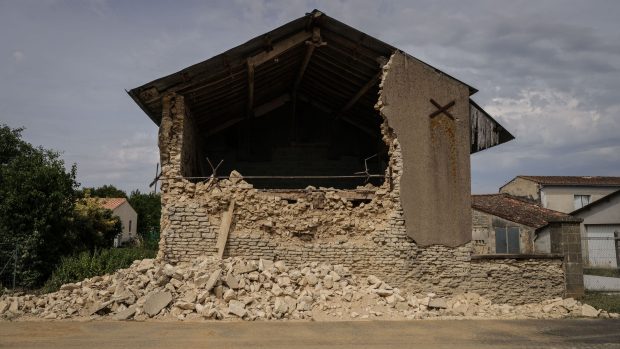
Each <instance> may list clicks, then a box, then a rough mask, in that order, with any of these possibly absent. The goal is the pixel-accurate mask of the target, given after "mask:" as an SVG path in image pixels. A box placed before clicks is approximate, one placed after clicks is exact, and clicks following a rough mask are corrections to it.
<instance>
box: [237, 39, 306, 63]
mask: <svg viewBox="0 0 620 349" xmlns="http://www.w3.org/2000/svg"><path fill="white" fill-rule="evenodd" d="M311 38H312V33H310V32H306V31H302V32H299V33H297V34H294V35H292V36H291V37H288V38H286V39H284V40H280V41H278V42H276V43H275V44H273V49H272V50H271V51H263V52H261V53H259V54H257V55H254V56H252V57H249V58H248V62H247V63H248V65H252V66H254V67H256V66H259V65H261V64H263V63H265V62H268V61H270V60H272V59H274V58H276V57H278V56H279V55H281V54H283V53H284V52H286V51H288V50H290V49H291V48H293V47H295V46H297V45H301V44H303V43H305V42H306V40H308V39H311Z"/></svg>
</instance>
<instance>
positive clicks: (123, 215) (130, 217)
mask: <svg viewBox="0 0 620 349" xmlns="http://www.w3.org/2000/svg"><path fill="white" fill-rule="evenodd" d="M112 212H113V213H114V215H115V216H118V217H119V218H120V220H121V223H122V225H123V232H122V234H121V242H127V241H129V240H131V239H133V238H135V237H136V236H137V233H136V228H137V227H138V214H137V213H136V211H135V210H134V209H133V208H132V207H131V205H130V204H129V203H128V202H126V201H125V202H123V203H122V204H121V205H120V206H118V207H117V208H115V209H114V210H112ZM130 227H131V229H130ZM130 230H131V231H130Z"/></svg>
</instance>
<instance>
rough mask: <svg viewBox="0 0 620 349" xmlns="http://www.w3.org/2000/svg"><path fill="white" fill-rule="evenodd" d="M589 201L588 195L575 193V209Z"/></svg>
mask: <svg viewBox="0 0 620 349" xmlns="http://www.w3.org/2000/svg"><path fill="white" fill-rule="evenodd" d="M589 203H590V195H575V210H578V209H580V208H582V207H584V206H585V205H587V204H589Z"/></svg>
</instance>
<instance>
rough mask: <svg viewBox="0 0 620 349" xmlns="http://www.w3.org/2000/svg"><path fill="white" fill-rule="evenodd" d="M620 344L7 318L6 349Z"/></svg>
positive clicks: (372, 324) (420, 329) (477, 329)
mask: <svg viewBox="0 0 620 349" xmlns="http://www.w3.org/2000/svg"><path fill="white" fill-rule="evenodd" d="M319 347H321V348H356V349H360V348H450V349H460V348H465V349H466V348H620V321H619V320H505V321H504V320H502V321H500V320H427V321H354V322H349V321H343V322H195V323H183V322H131V321H130V322H106V321H86V322H71V321H57V322H48V321H31V322H0V348H37V349H39V348H87V349H94V348H132V349H142V348H149V349H157V348H221V349H224V348H244V349H251V348H287V349H288V348H319Z"/></svg>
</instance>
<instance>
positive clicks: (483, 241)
mask: <svg viewBox="0 0 620 349" xmlns="http://www.w3.org/2000/svg"><path fill="white" fill-rule="evenodd" d="M472 209H473V213H472V214H473V217H472V225H473V231H472V234H473V235H472V239H473V241H474V251H475V253H477V254H550V253H551V254H558V253H562V250H561V239H562V237H563V236H564V237H565V236H566V235H567V232H569V233H568V234H570V235H571V236H573V238H579V224H580V222H581V219H580V218H576V217H573V216H571V215H568V214H565V213H562V212H558V211H553V210H550V209H547V208H543V207H540V206H538V205H536V204H534V203H532V202H531V201H529V200H524V199H521V198H518V197H515V196H512V195H509V194H501V193H500V194H487V195H473V196H472Z"/></svg>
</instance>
